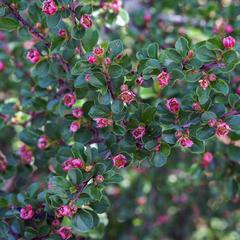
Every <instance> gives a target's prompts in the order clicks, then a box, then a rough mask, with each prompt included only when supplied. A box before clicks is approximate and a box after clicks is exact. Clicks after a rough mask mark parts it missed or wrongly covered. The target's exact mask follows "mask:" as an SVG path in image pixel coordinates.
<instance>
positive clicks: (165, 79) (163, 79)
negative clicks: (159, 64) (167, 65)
mask: <svg viewBox="0 0 240 240" xmlns="http://www.w3.org/2000/svg"><path fill="white" fill-rule="evenodd" d="M157 80H158V83H159V86H160V87H161V88H165V87H166V86H167V85H168V84H169V82H170V74H169V73H167V72H165V71H162V72H161V73H160V74H159V75H158V76H157Z"/></svg>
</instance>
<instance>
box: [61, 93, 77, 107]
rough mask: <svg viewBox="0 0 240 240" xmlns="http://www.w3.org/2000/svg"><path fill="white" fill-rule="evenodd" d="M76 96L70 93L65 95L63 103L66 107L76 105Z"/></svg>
mask: <svg viewBox="0 0 240 240" xmlns="http://www.w3.org/2000/svg"><path fill="white" fill-rule="evenodd" d="M76 101H77V99H76V96H75V95H74V94H72V93H67V94H65V95H64V97H63V103H64V105H65V106H66V107H72V106H73V105H74V104H75V103H76Z"/></svg>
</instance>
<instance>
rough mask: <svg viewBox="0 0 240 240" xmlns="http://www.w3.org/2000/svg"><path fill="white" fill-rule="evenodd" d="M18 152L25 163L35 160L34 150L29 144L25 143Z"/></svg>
mask: <svg viewBox="0 0 240 240" xmlns="http://www.w3.org/2000/svg"><path fill="white" fill-rule="evenodd" d="M18 153H19V155H20V158H21V161H22V163H23V164H30V163H31V162H32V161H33V152H32V150H31V149H30V148H29V147H28V146H27V145H25V144H23V145H22V146H21V147H20V148H19V150H18Z"/></svg>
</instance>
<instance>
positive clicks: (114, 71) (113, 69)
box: [109, 64, 123, 78]
mask: <svg viewBox="0 0 240 240" xmlns="http://www.w3.org/2000/svg"><path fill="white" fill-rule="evenodd" d="M122 73H123V68H122V67H121V66H120V65H118V64H112V65H111V66H110V67H109V75H110V77H112V78H119V77H121V75H122Z"/></svg>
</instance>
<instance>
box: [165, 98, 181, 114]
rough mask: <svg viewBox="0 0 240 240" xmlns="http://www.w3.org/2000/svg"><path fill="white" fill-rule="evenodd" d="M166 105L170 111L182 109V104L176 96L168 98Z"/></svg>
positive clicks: (174, 111)
mask: <svg viewBox="0 0 240 240" xmlns="http://www.w3.org/2000/svg"><path fill="white" fill-rule="evenodd" d="M166 107H167V109H168V111H170V112H172V113H177V112H179V110H180V104H179V102H178V100H177V99H176V98H170V99H168V100H167V103H166Z"/></svg>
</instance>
